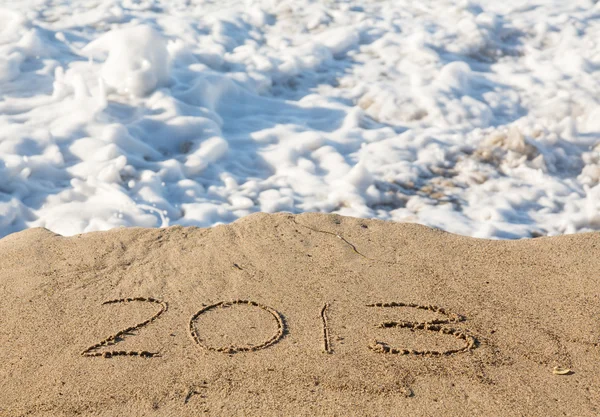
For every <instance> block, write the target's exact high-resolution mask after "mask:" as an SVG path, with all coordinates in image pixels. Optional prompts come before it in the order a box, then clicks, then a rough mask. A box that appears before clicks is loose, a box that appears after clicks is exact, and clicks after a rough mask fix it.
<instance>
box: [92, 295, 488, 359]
mask: <svg viewBox="0 0 600 417" xmlns="http://www.w3.org/2000/svg"><path fill="white" fill-rule="evenodd" d="M129 302H146V303H153V304H156V305H158V306H159V307H160V310H159V311H157V312H156V313H155V314H154V315H153V316H152V317H150V318H149V319H147V320H145V321H143V322H141V323H138V324H136V325H134V326H131V327H128V328H126V329H124V330H121V331H119V332H117V333H115V334H114V335H111V336H108V337H107V338H106V339H104V340H102V341H101V342H99V343H96V344H94V345H92V346H90V347H89V348H87V349H86V350H84V351H83V352H81V354H82V355H83V356H88V357H104V358H112V357H115V356H138V357H145V358H151V357H154V356H159V353H157V352H148V351H124V350H123V351H117V350H113V351H100V350H101V349H102V348H105V347H107V346H112V345H115V344H117V343H119V342H120V341H122V340H123V339H124V338H125V337H127V336H129V335H131V333H132V332H133V331H135V330H139V329H141V328H142V327H144V326H147V325H149V324H150V323H152V322H154V321H156V320H157V319H158V318H159V317H160V316H161V314H163V313H164V312H165V311H166V310H167V303H165V302H163V301H160V300H157V299H155V298H143V297H136V298H121V299H118V300H110V301H106V302H104V303H103V304H117V303H129ZM236 305H244V306H249V307H251V308H255V309H258V311H260V310H263V311H264V312H266V313H268V314H269V315H270V316H271V317H272V319H273V321H274V322H275V325H276V329H275V331H274V333H273V334H272V335H271V336H270V337H267V338H266V339H265V340H263V341H262V342H261V343H258V344H254V345H252V344H246V345H240V346H238V345H231V346H214V345H212V344H210V343H209V342H207V341H206V340H205V338H206V336H205V335H204V336H203V335H202V331H201V330H199V329H198V321H199V320H200V317H201V316H202V315H203V314H204V313H207V312H209V311H214V310H221V309H223V310H227V309H228V308H229V307H232V306H236ZM366 306H367V307H369V308H393V307H406V308H415V309H419V310H427V311H431V312H434V313H437V314H441V315H442V316H444V318H442V319H434V320H430V321H425V322H412V321H384V322H382V323H380V324H379V325H378V327H379V328H384V329H391V328H400V329H410V330H412V331H425V332H436V333H439V334H442V335H447V336H452V337H454V338H456V339H459V340H462V341H463V342H464V345H463V346H462V347H460V348H456V349H448V350H414V349H404V348H395V347H391V346H389V344H387V343H386V342H382V341H377V340H375V341H374V342H373V343H372V344H371V345H369V348H370V349H371V350H373V351H374V352H378V353H389V354H398V355H420V356H444V355H452V354H456V353H463V352H467V351H469V350H472V349H474V348H475V347H476V344H477V341H476V339H475V338H474V337H473V336H471V335H470V334H469V333H468V331H466V330H460V329H456V328H453V327H451V325H452V324H454V323H459V322H463V321H465V318H464V317H462V316H460V315H458V314H455V313H450V312H448V311H446V310H445V309H443V308H441V307H436V306H432V305H419V304H414V303H401V302H391V303H374V304H367V305H366ZM328 309H329V304H328V303H325V304H324V305H323V307H322V308H321V311H320V318H321V325H322V340H323V352H325V353H329V354H331V353H334V352H333V349H332V346H331V338H330V332H331V329H330V326H329V322H328V314H327V312H328ZM261 314H262V313H261ZM188 331H189V335H190V337H191V339H192V340H193V342H194V343H195V344H197V345H198V346H200V347H201V348H203V349H205V350H208V351H212V352H220V353H225V354H234V353H239V352H255V351H258V350H262V349H266V348H268V347H271V346H273V345H274V344H276V343H277V342H279V341H280V340H281V339H282V338H283V337H284V335H285V334H286V333H287V328H286V323H285V320H284V316H283V315H282V314H281V313H280V312H279V311H277V310H275V309H274V308H272V307H269V306H267V305H264V304H260V303H257V302H255V301H249V300H233V301H220V302H218V303H214V304H211V305H209V306H205V307H203V308H202V309H200V310H199V311H198V312H196V314H194V315H193V316H192V317H191V318H190V320H189V325H188Z"/></svg>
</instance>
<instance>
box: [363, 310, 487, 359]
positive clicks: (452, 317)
mask: <svg viewBox="0 0 600 417" xmlns="http://www.w3.org/2000/svg"><path fill="white" fill-rule="evenodd" d="M367 307H380V308H391V307H408V308H416V309H419V310H428V311H432V312H434V313H438V314H441V315H443V316H445V317H446V318H445V319H435V320H431V321H425V322H413V321H384V322H382V323H380V324H379V325H378V326H377V327H380V328H385V329H389V328H400V329H410V330H413V331H415V330H420V331H428V332H436V333H440V334H444V335H448V336H453V337H455V338H457V339H460V340H463V341H464V346H463V347H461V348H457V349H448V350H443V351H441V350H414V349H398V348H394V347H391V346H389V345H388V344H387V343H385V342H381V341H378V340H375V341H374V342H373V343H372V344H370V345H369V349H371V350H373V351H375V352H379V353H391V354H396V355H422V356H442V355H452V354H455V353H462V352H466V351H468V350H471V349H473V348H474V347H475V343H476V342H475V338H474V337H473V336H471V335H469V334H467V333H466V332H465V331H462V330H459V329H455V328H453V327H448V326H446V325H449V324H452V323H459V322H462V321H465V318H464V317H463V316H460V315H458V314H455V313H449V312H447V311H446V310H444V309H443V308H441V307H437V306H432V305H427V306H423V305H418V304H413V303H395V302H392V303H375V304H367Z"/></svg>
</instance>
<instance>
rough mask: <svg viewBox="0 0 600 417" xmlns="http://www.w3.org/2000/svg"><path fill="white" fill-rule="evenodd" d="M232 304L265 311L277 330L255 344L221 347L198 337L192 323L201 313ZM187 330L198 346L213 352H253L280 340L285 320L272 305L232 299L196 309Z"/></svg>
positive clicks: (283, 331)
mask: <svg viewBox="0 0 600 417" xmlns="http://www.w3.org/2000/svg"><path fill="white" fill-rule="evenodd" d="M233 305H248V306H251V307H256V308H259V309H262V310H264V311H266V312H267V313H269V314H270V315H271V316H272V317H273V319H274V321H275V323H276V324H277V330H276V331H275V333H274V334H273V335H272V336H271V337H270V338H268V339H267V340H265V341H263V342H262V343H259V344H257V345H246V346H222V347H220V346H211V345H209V344H207V343H206V342H205V341H204V340H203V339H202V338H201V337H200V335H199V333H198V330H197V329H196V326H195V324H194V323H195V322H196V320H197V319H198V318H199V317H200V316H201V315H202V314H204V313H206V312H208V311H210V310H214V309H223V308H228V307H231V306H233ZM189 331H190V336H191V337H192V340H193V341H194V342H196V343H197V344H198V345H199V346H200V347H202V348H203V349H206V350H211V351H213V352H222V353H237V352H255V351H257V350H261V349H266V348H268V347H269V346H272V345H274V344H275V343H277V342H278V341H279V340H281V338H282V337H283V335H284V333H285V322H284V321H283V316H282V315H281V314H280V313H279V312H278V311H277V310H275V309H274V308H272V307H269V306H266V305H263V304H259V303H257V302H255V301H248V300H234V301H229V302H226V301H220V302H218V303H215V304H211V305H209V306H206V307H204V308H202V309H201V310H200V311H198V312H197V313H196V314H194V315H193V316H192V318H191V319H190V325H189Z"/></svg>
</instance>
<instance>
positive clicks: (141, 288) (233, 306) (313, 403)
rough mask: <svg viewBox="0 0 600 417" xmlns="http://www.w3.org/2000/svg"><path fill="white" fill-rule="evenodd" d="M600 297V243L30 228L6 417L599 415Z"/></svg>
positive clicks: (8, 345)
mask: <svg viewBox="0 0 600 417" xmlns="http://www.w3.org/2000/svg"><path fill="white" fill-rule="evenodd" d="M599 292H600V234H599V233H586V234H578V235H568V236H561V237H553V238H539V239H529V240H520V241H488V240H478V239H473V238H467V237H461V236H457V235H452V234H448V233H445V232H442V231H439V230H434V229H430V228H427V227H424V226H419V225H414V224H400V223H389V222H383V221H376V220H363V219H355V218H348V217H340V216H336V215H320V214H303V215H298V216H292V215H289V214H277V215H266V214H256V215H251V216H249V217H246V218H244V219H242V220H239V221H237V222H235V223H233V224H230V225H226V226H218V227H214V228H211V229H198V228H182V227H171V228H166V229H142V228H129V229H115V230H111V231H109V232H95V233H89V234H84V235H78V236H73V237H68V238H66V237H61V236H59V235H55V234H53V233H51V232H49V231H47V230H45V229H30V230H27V231H24V232H19V233H15V234H12V235H9V236H8V237H6V238H4V239H2V240H0V297H1V299H2V302H1V303H0V415H1V416H3V417H4V416H25V415H26V416H74V415H86V416H87V415H89V416H117V415H123V416H125V415H127V416H199V415H211V416H281V415H290V416H292V415H293V416H296V415H298V416H300V415H306V416H309V415H319V416H321V415H322V416H349V415H360V416H364V415H372V416H383V415H390V416H391V415H406V416H433V415H456V416H458V415H482V416H483V415H488V416H489V415H503V416H512V415H515V416H516V415H528V416H562V415H571V416H596V415H598V414H599V413H600V388H599V387H600V345H599V342H600V326H599V324H600V297H599V295H598V294H599ZM107 301H112V302H110V303H106V302H107ZM103 303H104V304H103ZM382 303H383V304H382ZM115 335H116V336H115ZM555 367H561V368H566V369H570V370H571V372H569V374H568V375H556V374H555V373H553V369H554V368H555Z"/></svg>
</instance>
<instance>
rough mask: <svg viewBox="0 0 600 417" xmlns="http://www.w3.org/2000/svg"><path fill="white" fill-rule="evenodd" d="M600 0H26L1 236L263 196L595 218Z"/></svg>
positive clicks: (539, 219) (326, 203)
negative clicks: (527, 2) (532, 1)
mask: <svg viewBox="0 0 600 417" xmlns="http://www.w3.org/2000/svg"><path fill="white" fill-rule="evenodd" d="M92 6H93V7H92ZM599 7H600V6H599V5H598V4H597V5H594V4H593V2H590V1H584V0H581V1H573V2H542V3H539V4H536V5H535V7H523V5H522V2H520V1H517V0H506V1H502V2H484V1H479V2H477V1H469V2H466V1H465V2H456V1H451V0H441V1H438V2H435V4H433V3H428V2H413V1H409V0H383V1H377V2H364V1H358V0H350V1H349V2H343V3H339V2H338V3H336V2H333V3H328V4H327V6H323V5H319V4H317V3H314V2H312V1H310V0H293V1H292V0H280V1H272V0H255V1H247V2H237V3H235V2H233V3H226V4H223V3H222V2H209V1H203V0H198V1H195V2H185V1H170V2H167V1H161V0H156V1H142V2H134V1H125V2H118V1H116V0H95V1H94V3H93V5H92V4H91V3H90V4H88V3H87V2H60V1H57V2H52V4H45V3H44V4H42V3H40V2H38V1H37V0H22V1H19V2H9V3H8V4H7V5H6V4H5V5H4V7H3V8H0V236H4V235H6V234H8V233H12V232H15V231H18V230H22V229H24V228H27V227H35V226H44V227H48V228H50V229H51V230H53V231H55V232H57V233H61V234H67V235H69V234H75V233H81V232H84V231H92V230H105V229H109V228H112V227H118V226H144V227H161V226H167V225H173V224H182V225H196V226H203V227H205V226H211V225H214V224H218V223H225V222H231V221H234V220H235V219H237V218H239V217H242V216H245V215H247V214H250V213H252V212H256V211H259V210H261V211H266V212H277V211H282V210H285V211H292V212H302V211H324V212H336V213H341V214H346V215H352V216H365V217H377V218H381V219H388V220H397V221H410V222H419V223H423V224H427V225H431V226H437V227H441V228H443V229H445V230H448V231H451V232H455V233H460V234H464V235H471V236H478V237H486V238H520V237H530V236H538V235H557V234H562V233H574V232H580V231H586V230H599V229H600V219H599V214H598V213H600V101H598V97H599V96H600V88H599V85H598V82H597V80H598V77H599V76H600V74H599V69H600V52H599V51H600V49H599V48H600V46H599V45H600V43H599V41H598V36H599V35H600V23H599V21H598V19H597V13H598V10H600V9H599Z"/></svg>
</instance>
